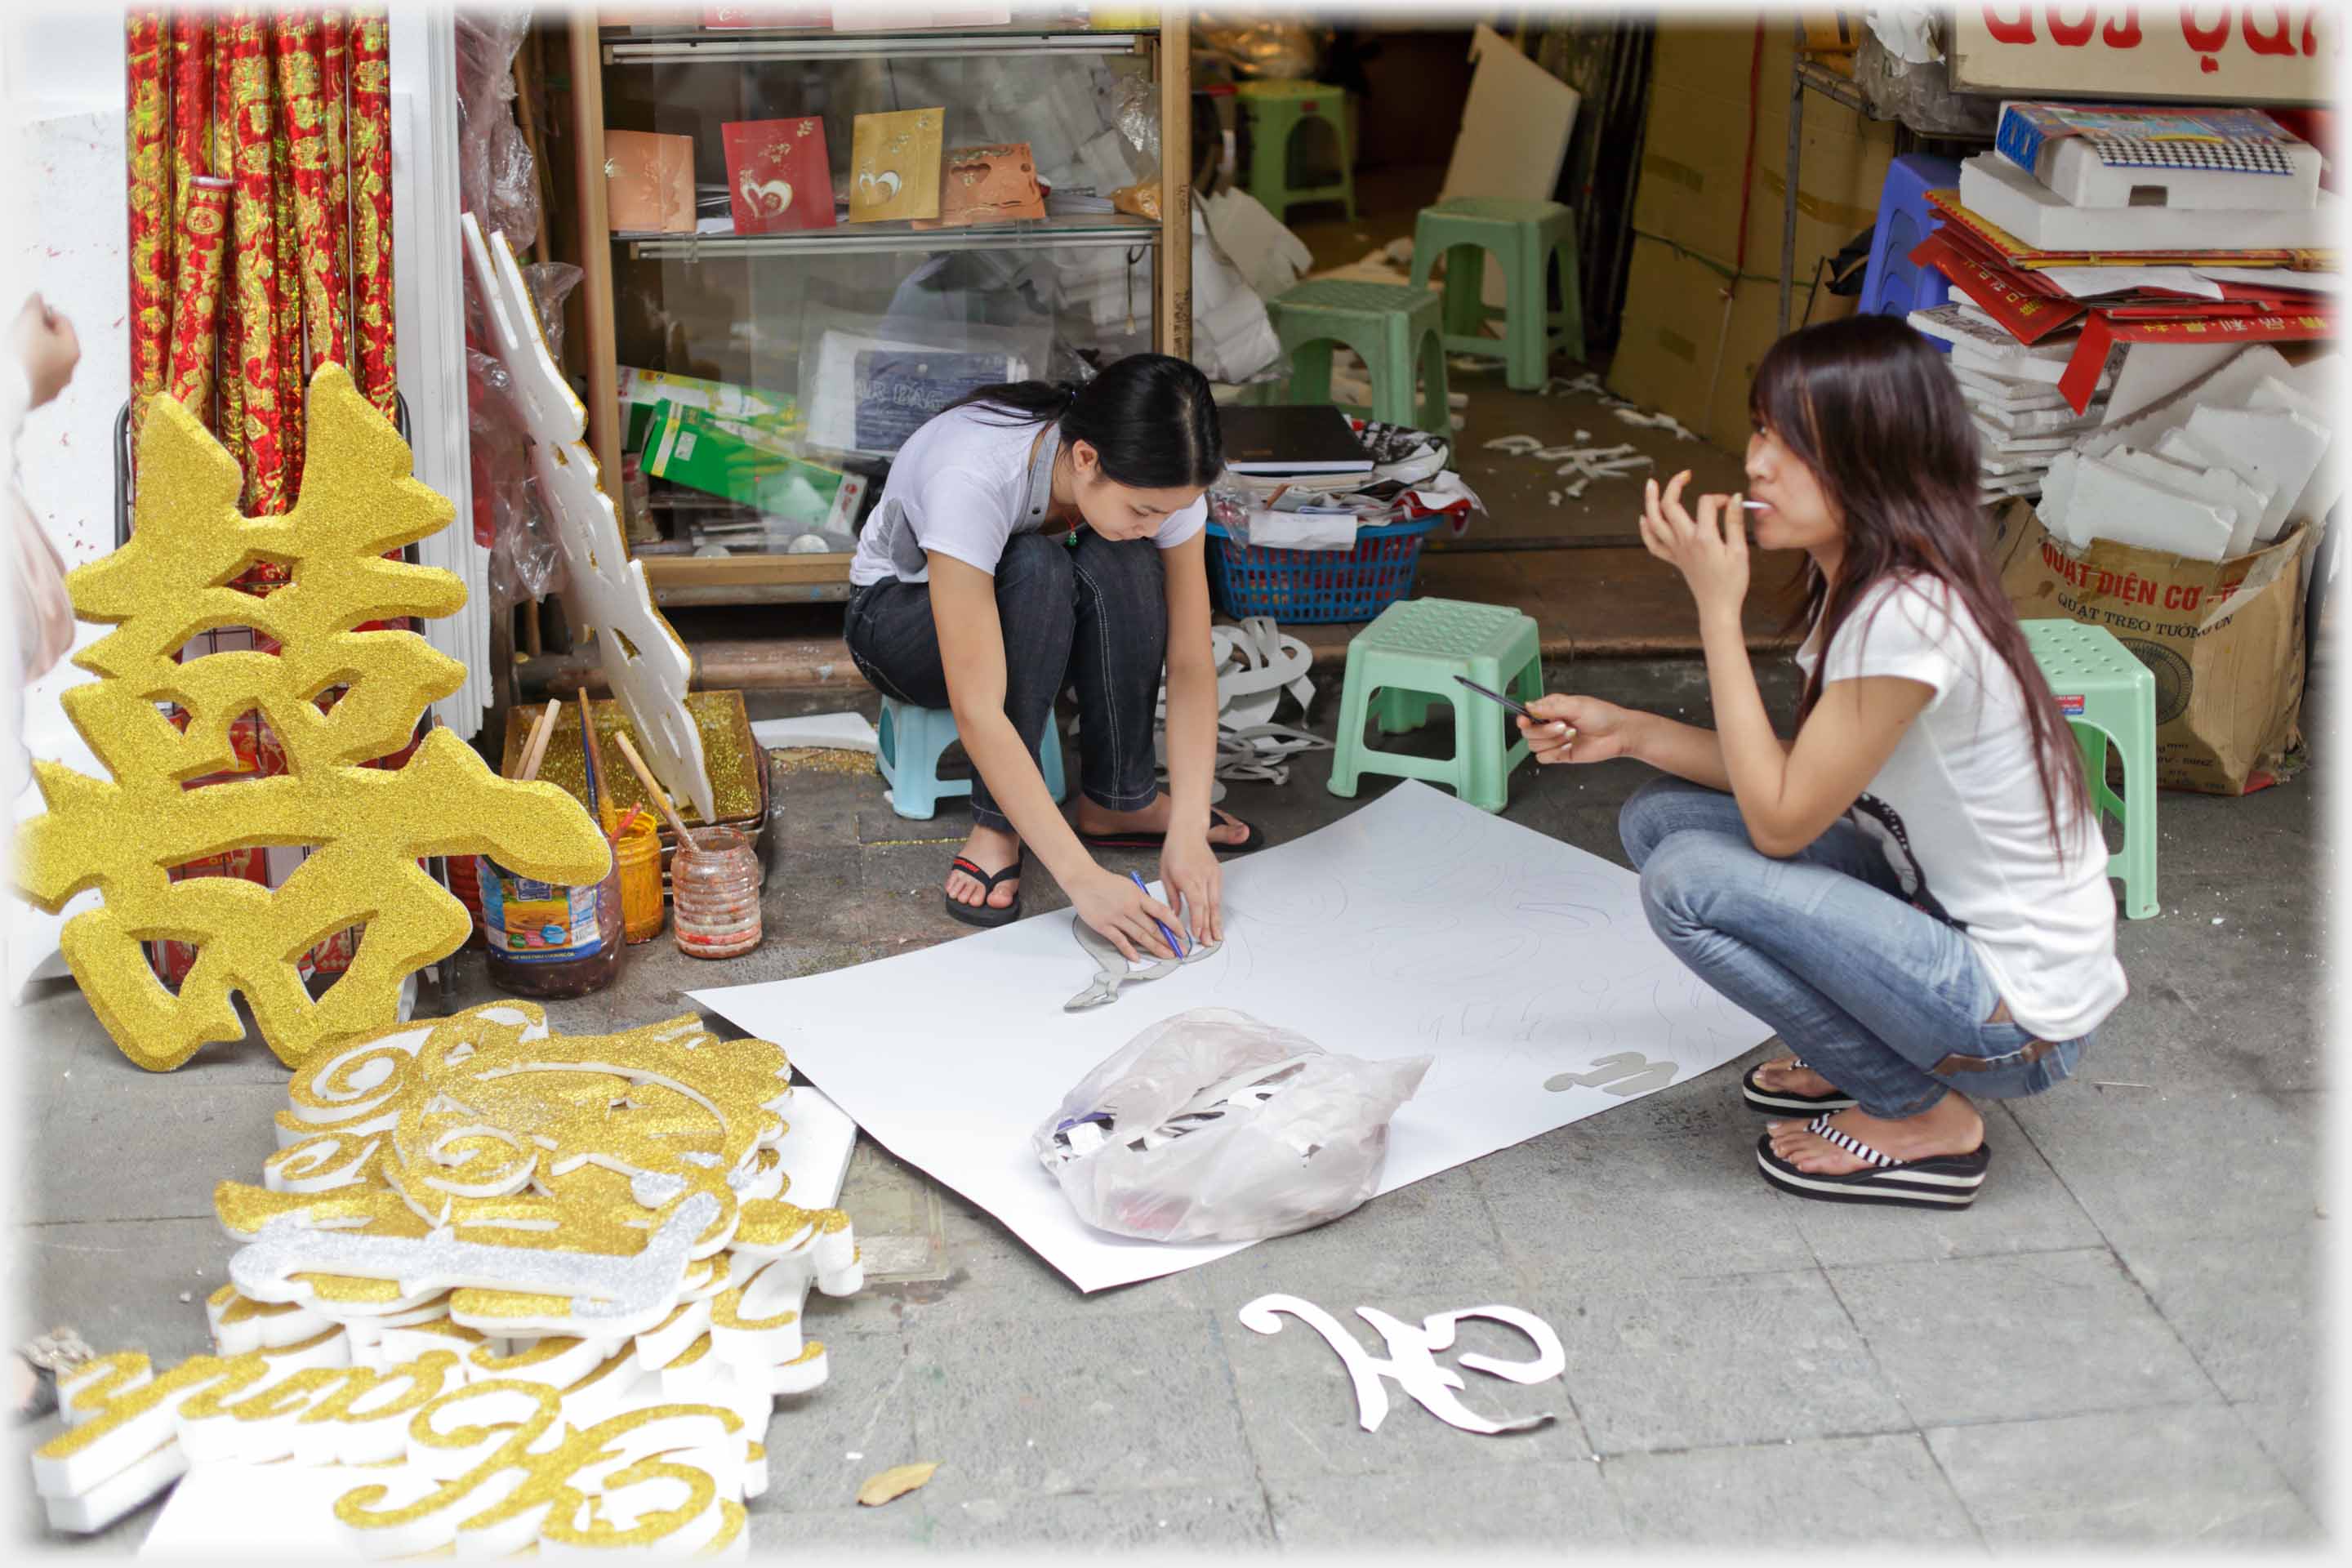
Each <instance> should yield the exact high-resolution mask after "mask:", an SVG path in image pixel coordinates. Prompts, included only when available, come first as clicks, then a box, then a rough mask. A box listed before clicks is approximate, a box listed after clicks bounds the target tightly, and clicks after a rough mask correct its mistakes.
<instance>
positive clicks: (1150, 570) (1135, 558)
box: [1071, 536, 1168, 623]
mask: <svg viewBox="0 0 2352 1568" xmlns="http://www.w3.org/2000/svg"><path fill="white" fill-rule="evenodd" d="M1071 556H1072V561H1073V563H1074V564H1075V565H1076V569H1077V574H1078V577H1079V579H1080V580H1081V582H1082V583H1083V584H1084V585H1085V587H1086V588H1087V591H1088V592H1090V593H1091V594H1093V595H1095V597H1096V598H1097V600H1098V601H1100V604H1101V607H1102V608H1103V609H1104V610H1106V611H1109V612H1115V613H1117V614H1118V616H1119V618H1120V619H1121V620H1122V621H1126V622H1143V623H1149V622H1150V621H1151V620H1152V619H1154V618H1161V619H1164V618H1165V617H1166V616H1167V610H1168V599H1167V595H1168V578H1167V568H1166V565H1165V563H1162V562H1161V561H1160V548H1159V546H1157V545H1155V544H1153V543H1152V542H1150V540H1143V539H1129V540H1119V541H1112V540H1108V539H1104V538H1101V537H1099V536H1094V537H1089V538H1087V539H1085V540H1082V541H1080V542H1079V544H1078V547H1077V549H1076V550H1075V551H1073V552H1071Z"/></svg>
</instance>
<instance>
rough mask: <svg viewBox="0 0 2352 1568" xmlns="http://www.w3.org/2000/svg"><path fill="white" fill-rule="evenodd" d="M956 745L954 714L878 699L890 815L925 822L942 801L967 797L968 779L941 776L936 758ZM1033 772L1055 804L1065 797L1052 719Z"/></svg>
mask: <svg viewBox="0 0 2352 1568" xmlns="http://www.w3.org/2000/svg"><path fill="white" fill-rule="evenodd" d="M955 740H956V721H955V715H954V714H953V713H952V712H950V711H949V710H947V709H945V708H918V707H916V706H915V705H914V704H913V703H911V702H900V701H898V700H895V699H892V698H888V697H885V698H884V699H882V723H881V727H880V741H879V742H878V744H877V746H876V748H875V751H876V756H875V761H876V762H877V763H880V764H881V768H882V780H883V782H884V783H885V784H887V785H889V788H890V809H891V810H893V811H895V812H897V813H898V815H899V816H904V817H908V818H911V819H912V820H914V821H917V822H925V821H929V819H930V818H931V817H932V816H934V815H936V814H937V813H938V811H939V809H940V802H941V801H942V800H947V799H950V798H952V797H954V796H956V795H970V794H971V780H970V779H941V778H940V757H942V756H944V755H946V753H947V749H948V748H949V747H950V746H951V745H953V744H954V743H955ZM1037 771H1038V772H1039V773H1044V774H1045V788H1046V790H1047V792H1048V793H1050V794H1051V795H1053V797H1054V798H1055V800H1056V801H1059V800H1061V799H1063V798H1064V797H1065V796H1066V795H1068V794H1069V791H1068V789H1067V787H1066V785H1065V784H1064V783H1063V780H1062V727H1061V725H1060V724H1058V723H1056V722H1055V721H1054V720H1053V719H1052V718H1051V717H1048V718H1047V719H1046V721H1045V739H1044V740H1043V741H1041V742H1038V746H1037Z"/></svg>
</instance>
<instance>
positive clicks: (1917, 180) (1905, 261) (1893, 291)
mask: <svg viewBox="0 0 2352 1568" xmlns="http://www.w3.org/2000/svg"><path fill="white" fill-rule="evenodd" d="M1959 183H1960V166H1959V164H1958V163H1956V162H1954V161H1953V160H1952V159H1949V158H1938V157H1936V156H1935V155H1934V154H1932V153H1905V154H1904V155H1903V156H1902V157H1900V158H1897V159H1895V161H1894V162H1893V163H1890V164H1888V165H1887V168H1886V179H1885V182H1884V183H1883V184H1881V185H1880V187H1879V195H1878V226H1877V227H1876V228H1874V229H1873V230H1872V231H1871V236H1870V264H1869V265H1868V266H1867V267H1866V268H1864V270H1863V274H1862V303H1861V313H1862V314H1864V315H1865V316H1907V315H1909V314H1910V313H1911V312H1912V311H1914V310H1934V309H1935V308H1936V307H1937V306H1938V305H1940V304H1943V303H1944V302H1945V301H1946V300H1949V299H1950V298H1951V297H1952V280H1951V279H1948V278H1947V277H1945V276H1944V275H1943V273H1941V272H1939V271H1937V269H1936V268H1933V267H1920V266H1916V265H1915V264H1914V263H1913V262H1912V260H1911V252H1912V251H1913V250H1915V249H1916V248H1917V247H1918V245H1919V242H1920V241H1921V240H1923V239H1925V238H1927V233H1928V231H1929V230H1930V229H1933V228H1934V227H1936V226H1937V225H1938V224H1940V223H1942V222H1943V221H1944V220H1943V218H1942V216H1940V215H1939V214H1938V213H1937V211H1936V209H1935V208H1934V207H1931V206H1929V205H1927V193H1928V192H1929V191H1948V190H1950V189H1952V188H1953V187H1954V186H1956V185H1958V184H1959ZM1930 341H1931V342H1934V343H1935V345H1936V346H1937V348H1939V349H1942V350H1944V351H1945V352H1947V353H1949V352H1950V349H1951V345H1950V344H1949V343H1948V342H1944V341H1943V340H1942V339H1940V338H1937V339H1931V340H1930Z"/></svg>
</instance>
